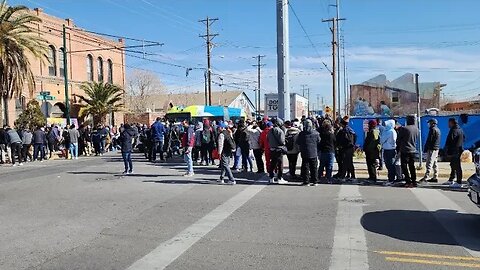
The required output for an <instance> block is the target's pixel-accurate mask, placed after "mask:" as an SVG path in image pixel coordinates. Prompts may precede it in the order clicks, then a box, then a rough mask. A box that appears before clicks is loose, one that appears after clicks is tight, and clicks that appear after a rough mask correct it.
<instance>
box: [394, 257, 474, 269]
mask: <svg viewBox="0 0 480 270" xmlns="http://www.w3.org/2000/svg"><path fill="white" fill-rule="evenodd" d="M385 260H386V261H388V262H403V263H416V264H429V265H441V266H459V267H468V268H480V264H478V263H464V262H444V261H431V260H420V259H410V258H400V257H386V258H385Z"/></svg>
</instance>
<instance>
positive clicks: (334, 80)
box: [322, 18, 345, 121]
mask: <svg viewBox="0 0 480 270" xmlns="http://www.w3.org/2000/svg"><path fill="white" fill-rule="evenodd" d="M341 20H345V19H339V18H331V19H328V20H322V22H331V23H332V27H331V28H330V30H331V32H332V101H333V102H332V103H333V120H334V121H335V119H336V118H337V105H336V103H337V83H339V82H337V65H338V55H337V53H338V52H337V49H338V40H337V36H338V35H337V34H338V33H337V31H338V21H341ZM338 97H339V99H338V115H340V95H338Z"/></svg>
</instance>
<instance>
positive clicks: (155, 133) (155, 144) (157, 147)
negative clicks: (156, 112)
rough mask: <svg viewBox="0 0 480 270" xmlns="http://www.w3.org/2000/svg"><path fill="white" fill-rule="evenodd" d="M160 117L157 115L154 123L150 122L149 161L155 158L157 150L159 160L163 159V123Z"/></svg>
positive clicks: (153, 160)
mask: <svg viewBox="0 0 480 270" xmlns="http://www.w3.org/2000/svg"><path fill="white" fill-rule="evenodd" d="M161 120H162V119H161V118H160V117H157V119H156V120H155V123H153V124H152V126H151V128H150V130H151V132H152V149H151V151H152V154H151V160H150V161H151V162H155V161H156V160H157V152H158V153H159V154H160V160H161V161H163V160H164V157H163V144H164V142H165V125H163V123H162V122H161Z"/></svg>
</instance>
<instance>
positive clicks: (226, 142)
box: [217, 122, 237, 185]
mask: <svg viewBox="0 0 480 270" xmlns="http://www.w3.org/2000/svg"><path fill="white" fill-rule="evenodd" d="M218 131H219V134H218V143H217V145H218V153H219V155H220V184H225V180H224V178H225V175H227V177H228V184H230V185H235V184H236V183H237V182H236V181H235V178H234V177H233V174H232V170H231V169H230V158H231V157H232V151H233V149H235V148H236V145H235V142H234V140H233V137H232V131H231V130H230V129H229V128H228V127H227V125H226V124H225V123H224V122H220V123H218Z"/></svg>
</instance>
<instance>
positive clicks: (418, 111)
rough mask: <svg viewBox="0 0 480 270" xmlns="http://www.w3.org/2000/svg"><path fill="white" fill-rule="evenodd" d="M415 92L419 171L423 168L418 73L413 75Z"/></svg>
mask: <svg viewBox="0 0 480 270" xmlns="http://www.w3.org/2000/svg"><path fill="white" fill-rule="evenodd" d="M415 90H416V92H417V127H418V134H419V135H418V141H419V143H418V147H419V152H420V164H419V168H420V169H421V168H422V167H423V147H422V135H421V134H422V124H421V123H420V120H421V119H422V118H421V117H420V101H421V100H420V89H419V87H418V73H415Z"/></svg>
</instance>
